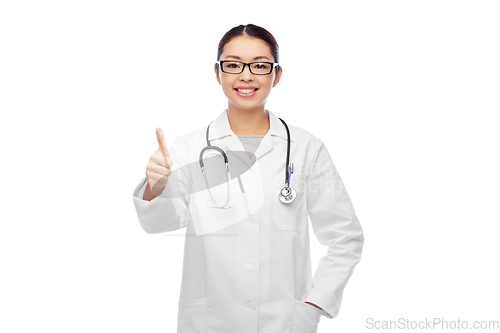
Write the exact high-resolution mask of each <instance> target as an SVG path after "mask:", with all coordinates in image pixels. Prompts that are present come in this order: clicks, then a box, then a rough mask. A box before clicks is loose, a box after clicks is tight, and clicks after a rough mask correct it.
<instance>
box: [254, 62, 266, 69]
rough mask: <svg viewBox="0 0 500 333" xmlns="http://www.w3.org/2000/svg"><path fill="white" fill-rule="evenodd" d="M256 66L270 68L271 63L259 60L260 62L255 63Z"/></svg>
mask: <svg viewBox="0 0 500 333" xmlns="http://www.w3.org/2000/svg"><path fill="white" fill-rule="evenodd" d="M254 68H257V69H268V68H269V64H266V63H264V62H258V63H255V64H254Z"/></svg>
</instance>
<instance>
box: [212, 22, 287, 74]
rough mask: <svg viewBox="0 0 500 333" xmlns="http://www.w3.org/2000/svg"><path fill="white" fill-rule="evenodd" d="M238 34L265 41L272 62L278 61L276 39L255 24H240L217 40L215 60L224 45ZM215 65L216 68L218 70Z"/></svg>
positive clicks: (277, 68)
mask: <svg viewBox="0 0 500 333" xmlns="http://www.w3.org/2000/svg"><path fill="white" fill-rule="evenodd" d="M238 36H248V37H253V38H258V39H261V40H263V41H264V42H266V44H267V45H268V46H269V48H270V49H271V53H272V55H273V57H274V62H277V63H279V47H278V43H276V39H274V37H273V35H272V34H271V33H270V32H269V31H267V30H266V29H264V28H262V27H259V26H258V25H255V24H246V25H243V24H240V25H239V26H237V27H234V28H232V29H231V30H229V31H228V32H226V34H225V35H224V36H223V37H222V39H221V40H220V42H219V48H218V49H217V60H220V55H221V54H222V51H223V50H224V46H225V45H226V44H227V43H229V42H230V41H231V40H232V39H233V38H235V37H238ZM218 68H219V67H218V66H217V70H218ZM278 70H279V66H276V71H278Z"/></svg>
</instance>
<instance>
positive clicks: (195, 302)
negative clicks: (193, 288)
mask: <svg viewBox="0 0 500 333" xmlns="http://www.w3.org/2000/svg"><path fill="white" fill-rule="evenodd" d="M207 302H208V298H207V297H204V298H196V299H189V300H180V301H179V315H178V318H177V333H206V332H207Z"/></svg>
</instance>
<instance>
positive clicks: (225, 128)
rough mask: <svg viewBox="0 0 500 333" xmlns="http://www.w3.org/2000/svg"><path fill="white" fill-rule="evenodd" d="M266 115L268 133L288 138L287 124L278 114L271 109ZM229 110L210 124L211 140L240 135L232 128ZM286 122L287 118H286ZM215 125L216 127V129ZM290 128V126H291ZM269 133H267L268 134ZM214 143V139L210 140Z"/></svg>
mask: <svg viewBox="0 0 500 333" xmlns="http://www.w3.org/2000/svg"><path fill="white" fill-rule="evenodd" d="M264 112H265V113H266V115H267V116H268V117H269V132H268V134H271V136H277V137H280V138H282V139H284V140H287V139H288V137H287V133H286V128H285V125H283V123H282V122H281V120H280V119H279V117H278V116H276V115H275V114H274V113H272V112H271V111H269V110H264ZM227 113H228V110H227V109H225V110H224V111H222V112H221V114H220V115H219V116H218V117H217V118H216V119H215V120H214V122H213V123H212V125H211V126H210V134H209V137H208V138H209V139H210V140H215V139H220V138H222V137H225V136H228V135H230V136H234V137H235V138H238V136H237V135H236V134H235V133H234V132H233V130H232V129H231V126H230V125H229V119H228V117H227ZM285 122H286V120H285ZM214 127H215V129H214ZM289 130H290V128H289ZM266 135H267V134H266ZM290 142H293V136H292V132H291V131H290ZM210 143H212V141H210Z"/></svg>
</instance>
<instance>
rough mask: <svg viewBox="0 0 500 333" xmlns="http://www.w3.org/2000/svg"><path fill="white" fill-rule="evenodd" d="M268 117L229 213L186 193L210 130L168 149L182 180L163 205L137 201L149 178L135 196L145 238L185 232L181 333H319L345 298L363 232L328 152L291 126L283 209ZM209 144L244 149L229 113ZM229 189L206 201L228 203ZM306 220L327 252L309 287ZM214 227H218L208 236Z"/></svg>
mask: <svg viewBox="0 0 500 333" xmlns="http://www.w3.org/2000/svg"><path fill="white" fill-rule="evenodd" d="M265 112H266V114H267V115H268V116H269V119H270V129H269V132H268V133H267V134H266V135H265V136H264V138H263V139H262V141H261V143H260V145H259V147H258V149H257V151H256V152H255V155H256V162H255V164H253V166H252V168H251V169H250V170H249V171H248V172H245V173H244V174H242V175H241V180H242V183H243V185H244V191H245V193H244V194H243V193H242V191H241V190H240V187H239V185H238V180H237V178H235V179H233V180H231V182H230V183H231V192H230V193H231V201H230V209H226V210H221V209H218V208H214V207H213V202H212V200H211V199H210V196H209V195H208V193H207V191H206V190H204V191H199V192H197V193H190V192H189V191H190V190H191V189H192V188H191V186H192V185H190V182H191V184H192V182H193V179H194V178H195V177H194V176H193V175H194V174H195V173H200V171H199V169H200V167H199V164H198V159H199V154H200V151H201V149H202V148H203V147H205V146H206V127H203V128H200V129H198V130H196V131H193V132H191V133H189V134H186V135H183V136H179V137H177V138H176V139H175V140H174V142H173V144H172V146H171V147H169V152H170V156H171V159H172V161H173V166H172V169H173V170H174V172H176V170H177V171H180V170H182V172H178V177H175V178H173V177H171V178H170V179H169V182H168V183H167V186H166V188H165V190H164V191H163V193H162V194H161V195H160V196H158V197H156V198H155V199H153V200H151V201H145V200H142V192H143V190H144V188H145V186H144V185H145V182H146V177H143V178H142V180H141V181H140V182H139V183H138V185H137V186H136V188H135V190H134V192H133V200H134V205H135V208H136V210H137V216H138V218H139V222H140V224H141V226H142V228H143V229H144V230H145V231H146V232H147V233H161V232H167V231H171V230H177V229H179V228H183V227H186V238H185V247H184V265H183V276H182V286H181V293H180V299H179V301H178V330H177V332H178V333H187V332H189V333H198V332H200V333H201V332H203V333H225V332H227V333H234V332H238V333H256V332H259V333H314V332H317V326H318V322H319V320H320V317H321V315H324V316H325V317H327V318H334V317H336V316H337V314H338V312H339V308H340V304H341V300H342V293H343V289H344V287H345V285H346V283H347V281H348V279H349V277H350V276H351V274H352V272H353V270H354V267H355V265H356V264H357V263H358V261H359V259H360V256H361V252H362V247H363V241H364V237H363V232H362V229H361V225H360V223H359V221H358V219H357V217H356V215H355V212H354V209H353V206H352V204H351V201H350V198H349V195H348V193H347V191H346V190H345V188H344V186H343V183H342V180H341V179H340V176H339V174H338V173H337V170H336V169H335V166H334V165H333V163H332V160H331V157H330V155H329V153H328V150H327V148H326V146H325V145H324V144H323V142H322V141H321V140H319V139H318V138H316V137H314V136H313V135H312V134H311V133H309V132H308V131H306V130H304V129H301V128H299V127H296V126H293V125H290V124H288V123H287V124H288V127H289V129H290V135H291V148H290V162H294V166H295V167H294V173H293V175H292V177H291V187H292V188H294V189H295V190H296V191H297V198H296V199H295V201H294V202H292V203H291V204H283V203H282V202H280V200H279V198H278V195H279V192H280V189H281V188H282V187H283V186H284V181H285V163H286V150H287V132H286V129H285V127H284V125H283V124H282V123H281V121H280V120H279V118H278V117H277V116H276V115H275V114H273V113H272V112H270V111H269V110H266V111H265ZM284 120H285V121H286V119H284ZM207 125H208V124H207ZM209 138H210V140H211V141H210V143H211V144H212V145H215V146H219V147H221V148H222V149H224V150H225V151H226V154H228V156H230V155H231V151H243V150H244V148H243V146H242V144H241V141H240V140H239V138H238V137H237V136H236V134H235V133H234V132H233V131H232V130H231V128H230V126H229V121H228V118H227V109H226V110H224V111H223V112H222V113H221V114H220V115H219V116H218V118H217V119H216V120H215V121H214V122H213V123H212V125H211V126H210V137H209ZM228 152H229V153H228ZM205 156H207V155H205ZM236 159H237V157H233V161H235V160H236ZM183 166H184V168H183V169H181V168H182V167H183ZM186 166H188V167H187V168H186ZM189 166H190V167H189ZM230 166H231V160H230ZM225 186H226V185H223V186H217V187H216V188H212V189H211V190H212V191H213V192H212V193H213V194H214V195H216V196H217V198H225V195H226V190H225V188H226V187H225ZM141 188H142V191H141ZM172 194H174V195H172ZM222 201H223V200H222V199H218V202H222ZM224 214H226V215H224ZM308 216H309V218H310V221H311V224H312V228H313V230H314V233H315V235H316V238H317V239H318V240H319V242H320V243H321V244H322V245H324V246H325V251H326V253H325V256H323V257H322V258H321V259H320V261H319V264H318V267H317V270H316V272H315V275H314V278H312V272H311V258H310V250H309V229H308ZM211 224H214V225H216V227H213V228H212V229H210V226H211ZM167 259H168V258H167ZM305 301H308V302H311V303H314V304H316V305H318V306H319V307H321V308H322V309H323V310H320V309H318V308H316V307H313V306H311V305H309V304H307V303H305Z"/></svg>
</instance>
